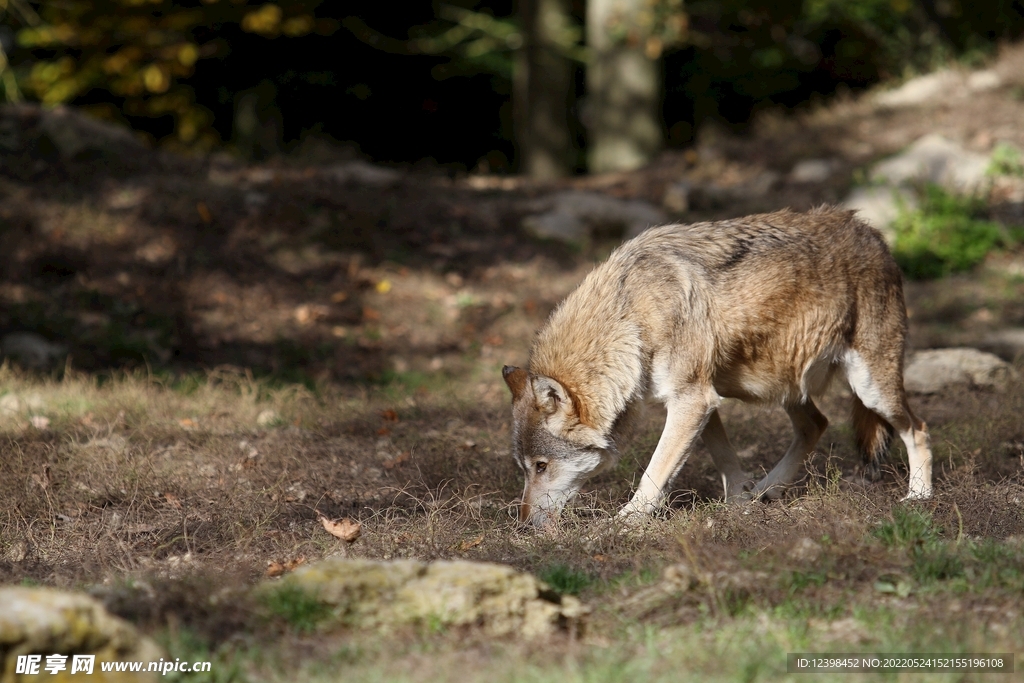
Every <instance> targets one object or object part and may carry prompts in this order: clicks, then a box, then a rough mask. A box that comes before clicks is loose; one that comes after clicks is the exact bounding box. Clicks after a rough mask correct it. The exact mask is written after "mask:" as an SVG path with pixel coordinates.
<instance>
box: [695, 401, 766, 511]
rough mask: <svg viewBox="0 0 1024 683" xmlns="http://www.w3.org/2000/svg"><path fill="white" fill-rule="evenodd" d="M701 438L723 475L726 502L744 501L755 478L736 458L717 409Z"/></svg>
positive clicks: (734, 450) (709, 418)
mask: <svg viewBox="0 0 1024 683" xmlns="http://www.w3.org/2000/svg"><path fill="white" fill-rule="evenodd" d="M701 438H702V439H703V441H704V445H705V446H706V447H707V449H708V452H709V453H711V460H712V461H713V462H714V463H715V467H716V468H718V471H719V473H721V475H722V487H723V488H724V489H725V501H726V502H727V503H735V502H739V501H741V500H744V496H743V494H744V493H746V492H747V491H748V490H749V489H750V488H751V486H752V485H753V482H754V478H753V476H751V475H750V474H748V473H747V472H744V471H743V467H742V466H741V465H740V460H739V458H738V457H737V456H736V449H734V448H733V447H732V444H731V443H729V436H728V435H727V434H726V433H725V426H724V425H722V418H721V416H719V414H718V410H717V409H716V410H714V411H713V412H712V413H711V415H710V416H709V417H708V423H707V424H706V425H705V426H704V433H703V434H702V435H701Z"/></svg>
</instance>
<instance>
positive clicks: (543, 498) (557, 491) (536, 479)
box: [501, 365, 618, 527]
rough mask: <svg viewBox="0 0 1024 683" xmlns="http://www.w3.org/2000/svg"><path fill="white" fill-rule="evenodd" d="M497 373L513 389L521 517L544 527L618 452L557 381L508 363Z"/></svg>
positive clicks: (514, 440) (513, 441) (514, 453)
mask: <svg viewBox="0 0 1024 683" xmlns="http://www.w3.org/2000/svg"><path fill="white" fill-rule="evenodd" d="M501 374H502V376H503V377H504V378H505V383H506V384H507V385H508V388H509V390H510V391H511V392H512V455H513V457H514V458H515V461H516V464H517V465H519V467H520V469H522V470H523V472H524V473H525V475H526V487H525V489H524V490H523V500H522V503H521V504H520V505H519V521H520V522H521V523H523V524H532V525H534V526H538V527H544V526H547V525H549V524H551V523H553V522H554V520H555V518H556V517H557V516H558V513H559V512H561V511H562V508H563V507H565V504H566V503H567V502H568V501H569V500H570V499H571V498H572V497H573V496H574V495H576V493H577V492H578V491H579V490H580V486H581V485H582V484H583V482H584V481H586V479H587V478H588V477H590V476H591V475H593V474H596V473H597V472H599V471H601V470H602V469H605V468H607V467H608V466H610V465H611V464H613V463H614V462H615V460H616V459H617V455H618V453H617V451H616V450H615V448H614V446H612V444H611V443H610V442H609V440H608V438H607V437H605V436H603V435H602V434H601V433H600V432H599V431H598V430H596V429H594V428H593V427H591V426H590V425H588V424H587V423H586V419H585V417H586V416H585V415H584V414H583V413H584V410H583V409H582V406H581V405H580V402H579V399H578V398H577V397H576V396H574V395H573V394H572V393H571V392H570V391H569V390H568V389H567V388H566V387H565V386H564V385H562V384H561V383H560V382H558V380H555V379H553V378H551V377H546V376H544V375H532V374H530V373H528V372H527V371H526V370H523V369H522V368H516V367H510V366H508V365H506V366H505V367H504V368H503V369H502V371H501Z"/></svg>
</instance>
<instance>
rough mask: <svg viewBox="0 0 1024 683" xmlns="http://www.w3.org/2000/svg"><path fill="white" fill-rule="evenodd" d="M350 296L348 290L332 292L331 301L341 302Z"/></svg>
mask: <svg viewBox="0 0 1024 683" xmlns="http://www.w3.org/2000/svg"><path fill="white" fill-rule="evenodd" d="M347 298H348V292H335V293H334V294H331V303H335V304H340V303H341V302H342V301H344V300H345V299H347Z"/></svg>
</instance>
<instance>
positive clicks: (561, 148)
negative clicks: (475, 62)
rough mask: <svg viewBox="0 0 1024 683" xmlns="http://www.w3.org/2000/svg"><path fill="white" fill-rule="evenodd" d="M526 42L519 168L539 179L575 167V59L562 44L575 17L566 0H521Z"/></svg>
mask: <svg viewBox="0 0 1024 683" xmlns="http://www.w3.org/2000/svg"><path fill="white" fill-rule="evenodd" d="M519 13H520V17H521V19H522V23H523V47H522V49H521V50H520V51H519V54H518V55H517V59H516V68H515V76H514V84H513V87H514V92H513V119H514V121H515V124H514V125H515V136H516V144H517V147H518V152H519V170H520V172H521V173H525V174H526V175H528V176H531V177H533V178H539V179H547V178H557V177H559V176H564V175H567V174H568V173H569V172H570V171H571V170H572V162H573V148H572V138H571V133H570V128H569V110H570V107H571V104H572V96H573V92H572V70H573V65H572V62H570V61H569V59H568V58H566V57H565V56H564V55H563V50H562V49H561V46H560V45H559V44H558V41H559V37H560V34H561V33H562V31H563V30H564V27H565V26H566V25H567V24H568V23H569V22H570V21H571V18H570V15H569V2H568V0H520V2H519Z"/></svg>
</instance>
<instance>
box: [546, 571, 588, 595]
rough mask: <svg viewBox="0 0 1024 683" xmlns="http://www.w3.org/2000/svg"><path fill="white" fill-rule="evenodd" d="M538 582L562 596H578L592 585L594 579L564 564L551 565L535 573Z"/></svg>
mask: <svg viewBox="0 0 1024 683" xmlns="http://www.w3.org/2000/svg"><path fill="white" fill-rule="evenodd" d="M537 576H538V577H540V580H541V581H543V582H544V583H546V584H548V585H549V586H551V587H552V588H554V589H555V590H556V591H558V592H559V593H561V594H563V595H579V594H580V592H581V591H583V590H584V589H586V588H588V587H589V586H590V585H591V584H593V583H594V577H592V576H591V575H590V574H587V573H586V572H581V571H579V570H577V569H573V568H572V567H570V566H569V565H566V564H553V565H550V566H548V567H546V568H544V569H542V570H541V571H539V572H538V573H537Z"/></svg>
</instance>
